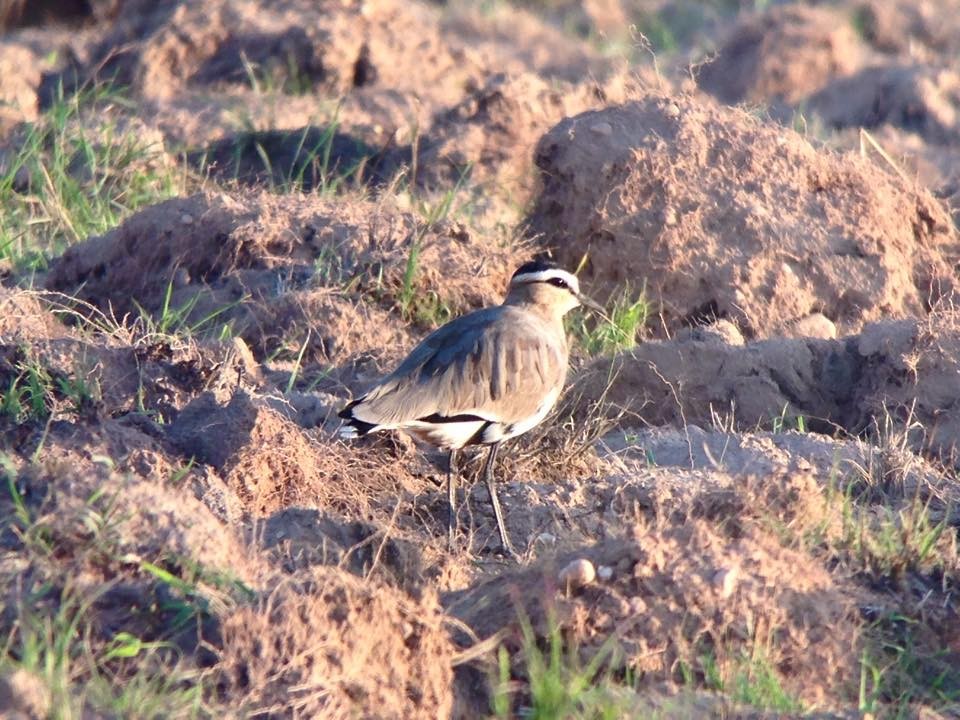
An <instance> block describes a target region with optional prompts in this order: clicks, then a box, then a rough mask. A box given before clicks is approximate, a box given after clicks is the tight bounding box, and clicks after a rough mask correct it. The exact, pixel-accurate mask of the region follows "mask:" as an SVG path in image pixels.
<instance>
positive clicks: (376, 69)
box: [73, 0, 476, 98]
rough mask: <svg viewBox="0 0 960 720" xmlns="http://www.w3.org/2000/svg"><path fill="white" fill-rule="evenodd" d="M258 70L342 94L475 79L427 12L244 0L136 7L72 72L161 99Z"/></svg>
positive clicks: (440, 86) (388, 5)
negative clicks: (377, 87) (262, 3)
mask: <svg viewBox="0 0 960 720" xmlns="http://www.w3.org/2000/svg"><path fill="white" fill-rule="evenodd" d="M358 30H359V32H358ZM121 43H122V44H123V45H124V46H125V49H124V51H123V52H122V53H120V54H119V55H117V54H116V48H117V47H118V46H119V45H121ZM401 57H405V58H406V60H405V62H401V61H400V58H401ZM250 68H253V72H254V73H262V74H263V75H264V76H266V77H270V78H271V81H272V82H275V83H278V84H280V85H283V84H285V83H286V84H294V83H305V84H307V85H308V86H310V87H322V88H324V89H325V90H327V91H334V92H344V91H347V90H349V89H351V88H355V87H363V86H366V85H370V84H379V85H383V86H384V87H393V88H402V89H405V90H407V91H417V90H422V89H425V88H426V89H428V91H437V92H447V93H449V92H450V91H449V90H448V89H447V88H462V87H464V85H465V84H466V83H468V82H470V80H471V78H475V77H476V75H475V72H476V69H475V68H473V67H472V66H471V64H470V63H469V61H468V60H467V58H465V57H464V53H463V51H461V50H455V49H452V48H451V47H450V46H449V45H448V44H447V43H446V42H445V40H444V39H443V38H442V37H440V35H439V33H438V31H437V22H436V18H435V16H434V14H433V13H432V12H431V11H430V10H429V9H428V8H426V7H425V6H422V5H419V4H418V5H409V4H406V3H398V2H377V3H368V4H363V3H359V2H350V3H342V2H335V1H331V2H324V3H321V4H320V5H318V4H317V3H314V2H302V1H298V0H290V1H288V2H283V3H279V4H276V5H273V6H270V7H269V8H266V7H261V6H260V5H259V4H258V3H255V2H249V1H246V0H217V1H215V2H209V3H205V4H204V5H203V6H202V7H201V6H195V5H189V4H188V5H176V4H173V3H161V4H160V5H157V6H156V7H155V8H153V9H152V13H146V12H144V10H143V8H142V7H140V6H139V5H137V4H135V3H134V4H131V7H129V8H128V7H126V6H125V7H124V9H123V12H121V14H120V17H119V18H118V20H117V22H116V24H115V27H114V29H113V30H112V31H111V32H110V33H109V34H108V35H107V36H106V37H105V38H104V39H103V41H102V42H101V43H100V46H99V48H98V49H96V50H95V51H94V52H93V54H92V57H91V59H90V62H89V63H88V64H87V65H86V66H85V67H81V68H79V69H74V70H73V71H74V72H77V71H78V72H79V73H80V77H81V78H89V77H91V76H93V77H101V78H109V77H111V76H115V77H118V78H119V79H120V80H122V81H123V82H125V83H132V84H133V85H134V86H135V87H136V88H137V90H138V91H139V92H140V93H142V94H143V95H144V96H146V97H153V98H163V97H168V96H171V95H173V94H175V93H177V92H178V91H179V90H180V88H182V87H184V86H190V85H192V86H204V85H211V84H213V85H220V84H224V83H226V84H237V83H239V84H247V83H249V82H250Z"/></svg>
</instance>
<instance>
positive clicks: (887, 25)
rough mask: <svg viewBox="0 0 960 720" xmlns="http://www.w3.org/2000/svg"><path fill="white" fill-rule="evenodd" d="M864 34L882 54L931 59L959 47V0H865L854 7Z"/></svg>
mask: <svg viewBox="0 0 960 720" xmlns="http://www.w3.org/2000/svg"><path fill="white" fill-rule="evenodd" d="M856 18H857V22H858V24H859V26H860V27H861V28H862V32H863V37H864V39H866V40H867V41H868V42H870V44H872V45H873V46H874V47H875V48H877V49H878V50H881V51H883V52H885V53H892V54H898V55H901V56H907V55H909V56H910V57H911V58H918V57H919V58H924V59H933V58H934V57H938V56H939V57H943V56H946V57H949V56H951V55H955V54H956V51H957V48H958V47H960V2H957V0H938V2H935V3H933V2H914V1H913V0H864V2H862V3H860V4H859V5H858V6H857V8H856Z"/></svg>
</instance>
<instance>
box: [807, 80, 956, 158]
mask: <svg viewBox="0 0 960 720" xmlns="http://www.w3.org/2000/svg"><path fill="white" fill-rule="evenodd" d="M809 107H810V110H811V111H812V112H814V113H816V114H817V115H818V116H819V117H821V118H822V119H823V121H824V122H825V123H827V124H828V125H829V126H830V127H833V128H846V127H866V128H873V127H877V126H879V125H884V124H890V125H894V126H896V127H899V128H903V129H904V130H908V131H911V132H915V133H917V134H919V135H921V136H922V137H923V138H924V139H925V140H926V141H927V142H930V143H936V144H940V145H950V144H953V143H956V142H957V141H958V139H960V74H958V73H956V72H954V71H952V70H947V69H942V68H937V67H933V66H929V65H915V64H910V65H881V66H877V67H870V68H866V69H864V70H861V71H860V72H858V73H856V74H854V75H851V76H849V77H846V78H839V79H837V80H834V81H833V82H831V83H830V84H829V85H827V86H826V87H825V88H823V90H821V91H820V92H818V93H817V94H815V95H814V96H812V97H811V98H810V99H809Z"/></svg>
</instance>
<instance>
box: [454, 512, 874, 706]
mask: <svg viewBox="0 0 960 720" xmlns="http://www.w3.org/2000/svg"><path fill="white" fill-rule="evenodd" d="M581 558H582V559H587V560H589V561H590V562H591V563H593V565H594V567H596V568H607V569H608V570H609V571H612V572H611V575H612V577H610V578H609V579H607V580H605V581H599V582H597V583H596V584H595V585H591V586H587V587H586V588H584V589H582V590H579V591H577V590H575V591H572V592H571V591H569V590H567V589H565V588H564V586H563V583H562V582H561V581H560V580H559V578H558V572H559V571H560V570H561V569H562V568H564V567H565V566H566V564H567V563H569V562H571V561H572V560H574V559H581ZM845 594H846V593H845V591H844V589H843V588H840V587H837V586H836V584H835V583H834V582H833V581H832V579H831V578H830V577H829V575H828V574H827V573H826V572H825V571H824V570H823V569H822V568H819V567H816V566H815V565H814V564H812V563H809V561H807V560H806V559H805V558H803V557H802V556H800V555H798V554H796V553H793V552H791V551H789V550H785V549H784V548H783V547H782V546H781V545H780V544H779V543H778V542H777V541H776V540H775V539H773V538H771V537H770V536H769V535H766V534H765V533H762V532H758V531H756V530H747V531H745V532H741V533H738V534H737V536H736V537H725V536H724V535H723V534H721V533H718V532H717V530H716V529H715V527H713V526H712V525H711V524H710V523H708V522H704V521H703V520H692V521H690V522H688V523H687V524H685V525H684V526H683V527H682V528H669V529H663V530H660V529H654V528H638V529H637V530H635V531H634V533H633V535H632V536H631V537H630V538H629V539H628V540H620V541H615V542H607V543H602V544H599V545H596V546H594V547H590V548H583V549H581V550H579V551H577V552H575V553H569V554H566V555H562V556H560V557H557V558H554V559H551V560H550V561H549V562H545V563H541V564H537V565H535V566H533V567H530V568H527V569H524V570H522V571H520V572H515V573H509V574H504V575H502V576H501V577H499V578H497V579H495V580H492V581H490V582H488V583H485V584H480V585H478V586H476V587H474V588H471V589H470V590H469V591H467V592H465V593H462V594H459V595H457V596H456V597H454V598H452V599H451V601H450V611H451V612H453V613H454V614H455V615H456V616H458V617H460V618H461V619H462V620H464V622H466V623H467V624H468V625H469V626H470V627H472V628H473V629H474V630H475V631H476V632H477V633H478V634H479V635H480V636H481V637H487V636H489V635H491V634H492V633H494V632H496V631H498V630H501V629H502V628H508V629H510V631H512V632H511V634H510V635H508V637H509V638H511V639H512V642H513V643H519V641H520V637H521V633H520V627H519V626H518V620H517V617H518V615H519V616H520V617H523V616H524V615H525V616H526V617H527V618H529V621H530V622H531V624H532V626H533V628H534V631H535V632H536V633H537V634H538V635H546V634H548V633H549V622H550V621H551V620H552V621H554V622H558V623H559V625H560V628H561V632H562V633H563V635H564V637H565V639H566V640H567V641H569V642H571V643H573V644H574V645H575V646H576V647H579V648H580V652H581V654H582V656H583V661H584V662H587V661H589V660H590V659H591V658H592V657H593V656H595V655H596V654H597V653H605V652H610V649H609V647H604V643H606V642H607V638H609V637H611V635H613V636H615V637H616V638H617V646H616V648H615V650H614V651H613V652H614V653H616V656H617V657H618V658H622V659H621V660H620V661H621V662H623V663H624V664H625V665H626V666H627V667H629V668H631V669H632V670H633V671H634V672H636V673H637V676H638V677H643V678H644V683H649V684H651V685H656V683H658V682H668V683H669V682H671V681H674V680H676V679H677V673H678V664H679V663H680V662H684V663H692V665H688V667H689V670H690V671H692V672H695V673H702V672H704V667H703V666H701V665H700V664H699V662H698V661H697V660H696V659H694V658H695V657H696V656H697V654H699V655H700V657H701V658H702V657H704V655H705V654H707V653H709V652H710V651H711V649H714V648H718V647H721V648H736V647H737V646H738V645H739V644H740V643H742V642H744V641H747V640H749V639H750V638H751V637H752V636H753V634H754V633H757V632H759V633H761V634H767V633H769V634H770V643H771V645H775V646H776V647H777V648H778V657H776V658H775V659H773V660H774V662H775V663H776V664H777V665H778V666H779V667H782V668H784V669H786V668H789V673H788V674H790V675H796V676H798V677H805V678H807V679H810V678H813V677H817V678H818V681H817V682H815V683H813V686H815V687H817V688H820V689H826V688H830V687H831V685H832V684H833V683H834V682H836V679H837V676H836V674H835V672H834V671H835V669H837V668H840V667H845V666H850V667H853V666H855V664H856V661H857V655H858V649H857V641H856V639H855V627H856V619H855V618H856V611H855V609H854V598H853V597H850V596H847V597H845ZM758 607H763V608H764V610H763V611H762V613H761V614H757V612H756V610H757V608H758ZM510 642H511V640H507V644H508V645H509V644H510ZM517 649H519V648H518V647H517ZM727 660H728V658H718V661H719V662H720V663H721V664H722V663H724V662H726V661H727ZM827 668H831V669H830V670H828V669H827ZM802 685H803V686H806V687H811V686H810V685H808V684H807V683H803V684H802ZM797 689H798V690H799V691H800V692H803V690H802V688H800V687H798V688H797ZM835 689H837V690H839V689H840V688H835ZM832 692H833V690H826V694H823V695H816V696H814V695H811V696H807V697H805V698H804V700H805V701H807V702H810V703H816V704H824V703H825V701H827V702H828V701H829V694H830V693H832Z"/></svg>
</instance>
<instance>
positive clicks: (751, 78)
mask: <svg viewBox="0 0 960 720" xmlns="http://www.w3.org/2000/svg"><path fill="white" fill-rule="evenodd" d="M861 55H862V50H861V46H860V43H859V41H858V39H857V36H856V34H855V32H854V29H853V25H852V23H851V22H850V19H849V17H847V16H846V15H845V14H844V13H843V12H842V11H841V10H839V9H834V8H830V7H823V6H820V7H810V6H807V5H797V4H793V5H779V6H775V7H772V8H770V9H769V10H767V11H766V12H764V13H761V14H759V15H755V16H748V17H746V18H744V19H743V20H742V21H741V22H740V23H738V24H737V25H736V26H735V27H734V28H733V30H732V31H731V33H730V35H729V36H728V37H727V38H726V39H725V40H724V41H723V42H721V44H720V47H719V49H718V50H717V52H716V55H715V56H713V57H712V58H711V59H710V60H709V61H708V62H706V63H705V64H703V65H701V66H699V67H698V70H697V82H698V84H699V85H700V87H701V88H702V89H703V90H706V91H707V92H708V93H710V94H712V95H715V96H716V97H717V98H719V99H720V100H722V101H723V102H725V103H730V104H735V103H740V102H749V103H773V104H777V103H786V104H790V105H792V104H795V103H797V102H799V101H800V100H802V99H804V98H805V97H806V96H807V95H810V94H811V93H813V92H815V91H816V90H819V89H820V88H821V87H822V86H823V85H824V84H825V83H826V82H828V81H829V80H830V79H831V78H834V77H837V76H843V75H847V74H849V73H851V72H852V71H853V70H855V69H856V68H857V67H858V66H859V64H860V62H861Z"/></svg>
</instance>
